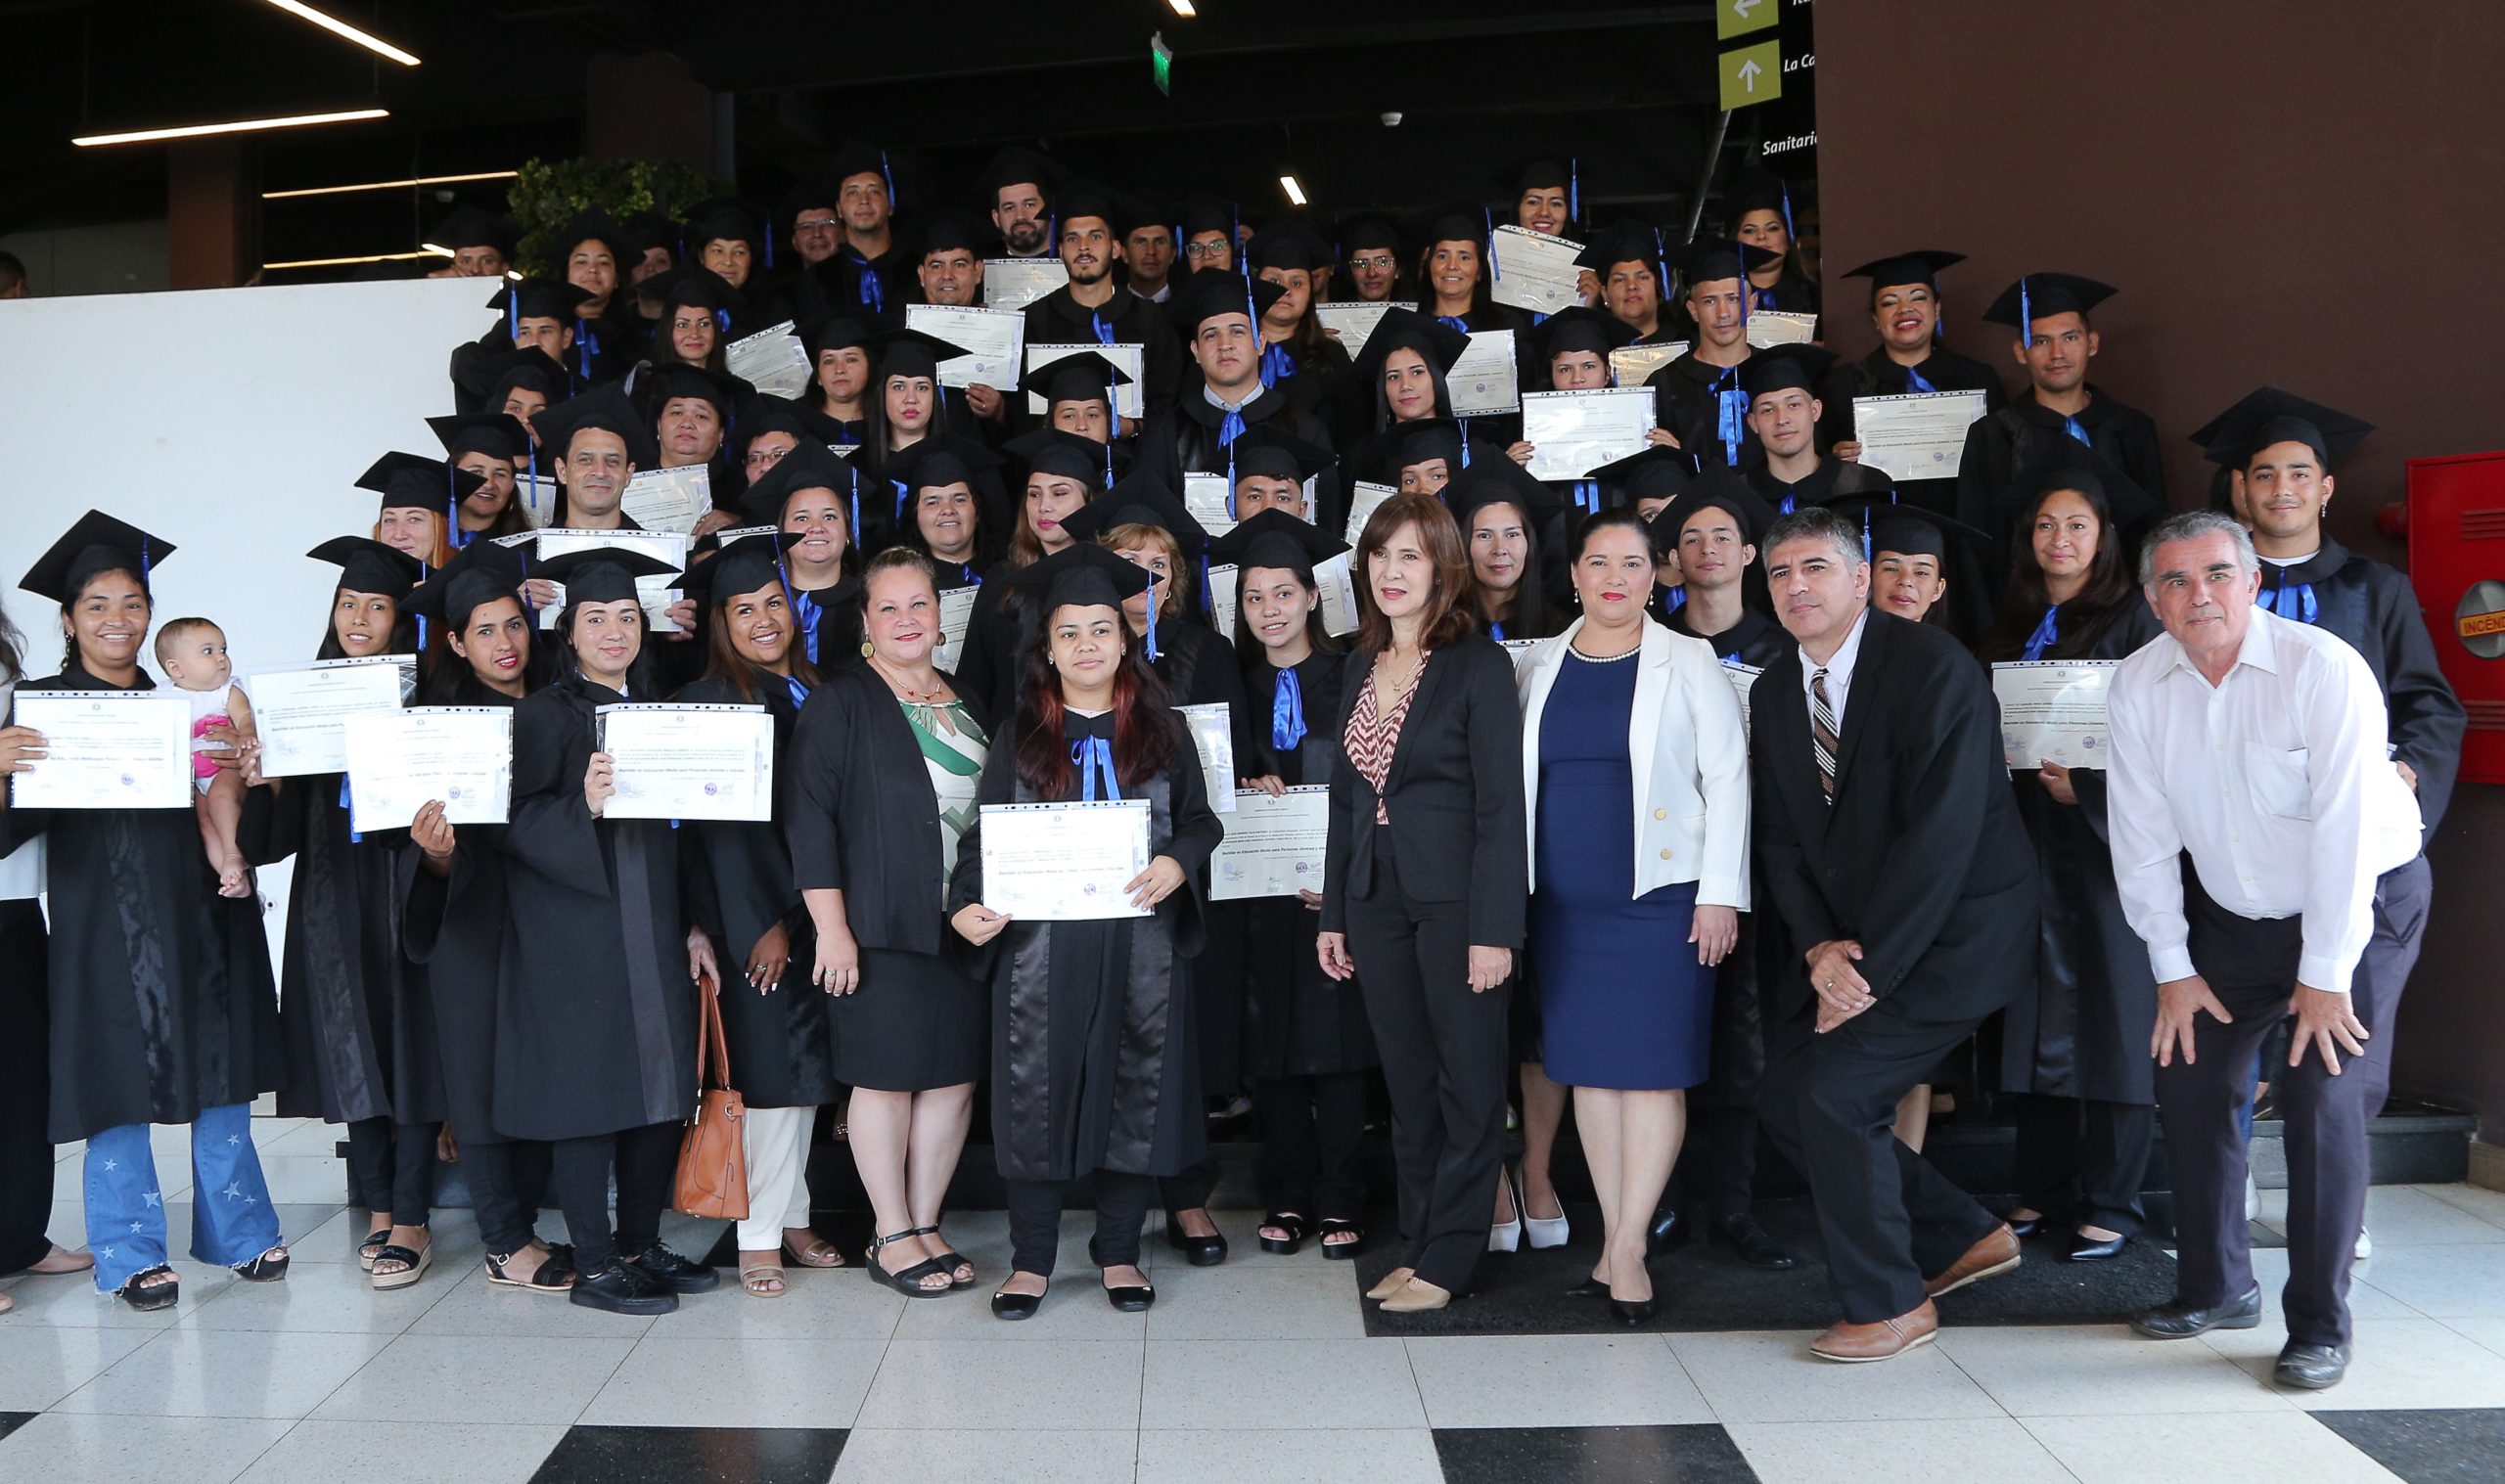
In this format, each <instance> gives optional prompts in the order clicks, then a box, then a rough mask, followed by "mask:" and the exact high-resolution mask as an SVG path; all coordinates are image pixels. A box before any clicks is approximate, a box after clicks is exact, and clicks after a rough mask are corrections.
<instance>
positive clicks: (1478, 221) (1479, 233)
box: [1405, 201, 1489, 257]
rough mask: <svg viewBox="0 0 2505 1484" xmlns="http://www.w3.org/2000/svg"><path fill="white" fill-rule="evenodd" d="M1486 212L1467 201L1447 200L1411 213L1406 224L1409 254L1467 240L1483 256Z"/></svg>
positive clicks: (1414, 254) (1413, 254)
mask: <svg viewBox="0 0 2505 1484" xmlns="http://www.w3.org/2000/svg"><path fill="white" fill-rule="evenodd" d="M1488 214H1489V213H1488V211H1487V208H1486V207H1484V206H1480V205H1474V204H1472V203H1471V202H1466V201H1457V202H1445V203H1444V204H1442V205H1440V206H1433V207H1430V208H1428V209H1427V210H1424V211H1420V212H1417V213H1415V214H1413V215H1412V216H1411V217H1410V218H1409V220H1408V221H1407V222H1406V223H1405V225H1406V227H1407V229H1408V238H1409V253H1410V256H1412V257H1416V256H1417V255H1418V254H1420V253H1423V252H1427V251H1430V250H1432V249H1433V248H1434V247H1435V244H1437V243H1469V244H1471V245H1472V246H1473V247H1477V248H1478V249H1479V250H1480V254H1481V255H1482V256H1483V255H1485V253H1486V251H1487V232H1488Z"/></svg>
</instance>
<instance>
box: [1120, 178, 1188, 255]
mask: <svg viewBox="0 0 2505 1484" xmlns="http://www.w3.org/2000/svg"><path fill="white" fill-rule="evenodd" d="M1114 210H1115V211H1116V213H1118V218H1117V219H1116V221H1115V223H1114V230H1115V231H1116V232H1119V233H1120V234H1121V235H1122V236H1124V237H1129V236H1130V235H1131V234H1132V233H1134V232H1137V231H1139V230H1140V229H1141V228H1143V227H1163V228H1164V229H1165V230H1166V231H1167V232H1168V233H1172V232H1175V231H1177V230H1178V229H1179V226H1180V223H1181V221H1182V217H1183V208H1182V207H1181V206H1179V205H1177V204H1176V203H1175V202H1171V201H1169V200H1167V199H1166V198H1164V197H1162V196H1160V195H1158V194H1157V193H1156V192H1153V191H1116V192H1115V193H1114ZM1174 250H1175V251H1177V252H1180V251H1182V250H1183V244H1182V243H1181V241H1179V240H1178V241H1176V243H1175V244H1174Z"/></svg>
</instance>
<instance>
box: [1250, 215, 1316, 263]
mask: <svg viewBox="0 0 2505 1484" xmlns="http://www.w3.org/2000/svg"><path fill="white" fill-rule="evenodd" d="M1244 250H1245V253H1246V254H1247V256H1249V257H1250V258H1251V259H1252V263H1253V272H1255V273H1258V272H1260V271H1261V270H1262V269H1264V268H1276V269H1278V270H1280V271H1281V272H1284V273H1310V272H1312V271H1313V270H1314V269H1316V268H1320V267H1324V266H1326V265H1328V264H1329V263H1330V261H1331V248H1330V247H1329V246H1327V245H1326V244H1325V243H1324V242H1323V241H1322V238H1321V236H1320V235H1319V234H1317V233H1316V232H1315V231H1314V230H1313V228H1312V227H1310V226H1308V225H1306V224H1305V223H1304V222H1301V221H1298V220H1297V219H1296V218H1295V217H1286V218H1282V219H1281V220H1278V221H1274V222H1272V223H1270V224H1269V225H1268V226H1266V227H1263V228H1262V229H1261V230H1260V231H1258V232H1255V233H1253V241H1251V242H1249V243H1247V244H1245V247H1244Z"/></svg>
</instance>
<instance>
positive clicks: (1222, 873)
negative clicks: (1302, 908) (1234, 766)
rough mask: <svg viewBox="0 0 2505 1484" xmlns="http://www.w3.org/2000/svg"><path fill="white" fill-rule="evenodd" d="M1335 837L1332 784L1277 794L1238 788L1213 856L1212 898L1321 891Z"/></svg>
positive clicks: (1223, 899) (1294, 788) (1239, 897)
mask: <svg viewBox="0 0 2505 1484" xmlns="http://www.w3.org/2000/svg"><path fill="white" fill-rule="evenodd" d="M1330 839H1331V788H1330V786H1329V785H1327V784H1304V785H1300V786H1298V787H1292V788H1290V789H1288V791H1287V792H1286V793H1284V794H1282V795H1280V796H1279V797H1277V798H1272V797H1271V796H1270V795H1269V794H1266V793H1264V792H1262V791H1261V790H1260V789H1258V788H1244V789H1239V790H1237V792H1236V795H1235V817H1234V818H1233V819H1230V820H1228V821H1227V822H1226V838H1225V839H1222V840H1220V841H1218V846H1217V849H1216V850H1214V851H1212V852H1211V853H1210V855H1209V900H1210V901H1212V902H1233V901H1240V900H1243V899H1245V898H1248V897H1292V896H1294V895H1296V894H1297V893H1298V891H1320V890H1321V889H1322V860H1323V856H1324V854H1325V847H1326V846H1327V845H1328V844H1329V842H1330Z"/></svg>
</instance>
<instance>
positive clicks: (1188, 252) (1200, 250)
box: [1183, 242, 1226, 257]
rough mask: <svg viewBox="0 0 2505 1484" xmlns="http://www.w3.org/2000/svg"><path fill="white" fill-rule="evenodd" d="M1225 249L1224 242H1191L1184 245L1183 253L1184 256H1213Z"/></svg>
mask: <svg viewBox="0 0 2505 1484" xmlns="http://www.w3.org/2000/svg"><path fill="white" fill-rule="evenodd" d="M1225 250H1226V244H1224V243H1222V242H1217V243H1191V244H1188V245H1186V246H1185V247H1184V248H1183V255H1184V256H1185V257H1215V256H1217V255H1218V254H1219V253H1221V252H1224V251H1225Z"/></svg>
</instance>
